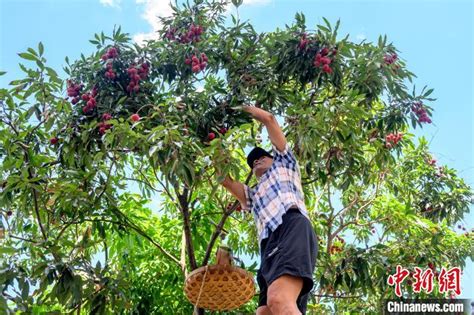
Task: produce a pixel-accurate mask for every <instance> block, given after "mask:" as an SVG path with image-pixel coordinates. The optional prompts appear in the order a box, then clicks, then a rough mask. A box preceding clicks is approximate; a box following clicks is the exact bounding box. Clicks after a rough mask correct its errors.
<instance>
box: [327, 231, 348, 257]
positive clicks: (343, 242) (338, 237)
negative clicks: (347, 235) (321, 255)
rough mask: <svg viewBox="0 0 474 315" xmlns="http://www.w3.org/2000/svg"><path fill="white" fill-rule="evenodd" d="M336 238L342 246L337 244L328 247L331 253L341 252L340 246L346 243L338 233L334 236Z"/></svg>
mask: <svg viewBox="0 0 474 315" xmlns="http://www.w3.org/2000/svg"><path fill="white" fill-rule="evenodd" d="M336 238H337V240H339V242H340V243H341V244H342V246H339V245H332V246H331V247H330V248H329V251H330V252H331V254H335V253H340V252H342V250H343V249H342V247H343V246H344V244H345V243H346V241H345V240H344V239H343V238H342V237H340V236H339V235H337V236H336Z"/></svg>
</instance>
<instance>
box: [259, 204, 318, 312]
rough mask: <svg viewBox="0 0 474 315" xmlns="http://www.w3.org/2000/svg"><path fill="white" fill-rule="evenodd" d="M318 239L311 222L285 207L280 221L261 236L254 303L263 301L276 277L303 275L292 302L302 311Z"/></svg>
mask: <svg viewBox="0 0 474 315" xmlns="http://www.w3.org/2000/svg"><path fill="white" fill-rule="evenodd" d="M318 248H319V246H318V240H317V237H316V233H314V230H313V227H312V226H311V222H310V221H309V220H308V218H306V217H305V216H304V215H303V214H302V213H301V212H300V211H299V210H298V209H297V208H291V209H288V210H287V212H286V213H285V214H284V215H283V222H282V223H281V224H280V225H279V226H278V227H277V228H276V229H275V231H273V232H271V233H270V235H269V236H268V238H265V239H263V240H262V243H261V246H260V256H261V261H260V269H259V270H258V272H257V282H258V286H259V287H260V296H259V302H258V306H262V305H267V290H268V287H269V286H270V284H272V282H273V281H275V280H276V279H277V278H278V277H280V276H282V275H284V274H287V275H292V276H296V277H301V278H303V289H302V290H301V292H300V294H299V296H298V299H297V300H296V304H297V306H298V309H299V310H300V311H301V312H302V313H303V314H305V312H306V305H307V304H308V298H309V293H310V291H311V289H312V288H313V284H314V282H313V272H314V268H315V266H316V256H317V253H318Z"/></svg>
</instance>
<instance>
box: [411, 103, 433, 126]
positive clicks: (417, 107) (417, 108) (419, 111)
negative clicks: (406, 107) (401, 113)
mask: <svg viewBox="0 0 474 315" xmlns="http://www.w3.org/2000/svg"><path fill="white" fill-rule="evenodd" d="M411 110H412V111H413V112H414V113H415V114H416V116H417V117H418V121H419V122H421V123H428V124H431V119H430V118H429V117H428V114H427V112H426V109H425V108H424V106H423V103H422V102H415V103H414V104H413V105H412V107H411Z"/></svg>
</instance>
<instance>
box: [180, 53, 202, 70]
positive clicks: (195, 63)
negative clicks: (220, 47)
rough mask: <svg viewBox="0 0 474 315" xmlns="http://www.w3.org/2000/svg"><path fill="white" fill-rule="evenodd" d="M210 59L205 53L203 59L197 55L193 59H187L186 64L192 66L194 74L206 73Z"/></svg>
mask: <svg viewBox="0 0 474 315" xmlns="http://www.w3.org/2000/svg"><path fill="white" fill-rule="evenodd" d="M207 61H208V58H207V56H206V54H205V53H201V58H198V57H197V56H196V55H193V56H192V57H191V58H186V59H185V60H184V63H185V64H187V65H190V66H191V70H192V71H193V72H194V73H198V72H200V71H204V69H206V66H207Z"/></svg>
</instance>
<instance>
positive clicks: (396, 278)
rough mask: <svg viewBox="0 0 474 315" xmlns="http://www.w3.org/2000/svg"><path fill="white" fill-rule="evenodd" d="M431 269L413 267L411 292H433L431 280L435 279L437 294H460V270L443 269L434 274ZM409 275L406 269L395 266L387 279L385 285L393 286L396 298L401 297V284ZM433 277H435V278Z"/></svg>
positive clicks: (456, 268)
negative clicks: (395, 268)
mask: <svg viewBox="0 0 474 315" xmlns="http://www.w3.org/2000/svg"><path fill="white" fill-rule="evenodd" d="M433 269H434V267H432V266H430V268H427V269H426V270H423V269H421V268H418V267H415V272H412V273H411V274H412V276H413V278H414V279H415V282H414V283H413V286H412V287H413V292H415V293H420V292H421V290H423V291H425V292H426V293H431V292H432V291H433V279H435V278H436V279H437V281H438V284H439V286H438V292H439V293H444V292H448V291H453V292H454V293H455V294H456V295H460V294H461V268H459V267H453V268H451V269H449V270H446V268H444V267H443V268H441V272H440V273H439V274H438V273H434V271H433ZM409 275H410V271H409V270H408V269H405V268H403V267H402V266H400V265H397V271H396V272H395V274H393V275H390V276H389V277H388V279H387V283H388V285H390V286H395V294H396V295H397V296H398V297H401V296H402V289H401V284H402V283H403V281H404V280H405V279H406V278H407V277H408V276H409ZM435 275H436V276H437V277H435ZM408 284H409V285H411V280H408Z"/></svg>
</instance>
